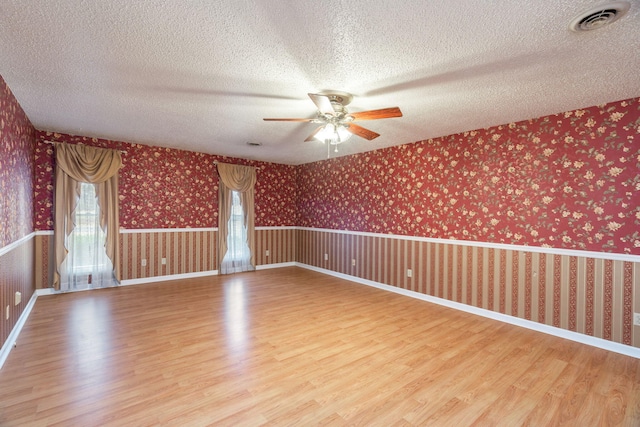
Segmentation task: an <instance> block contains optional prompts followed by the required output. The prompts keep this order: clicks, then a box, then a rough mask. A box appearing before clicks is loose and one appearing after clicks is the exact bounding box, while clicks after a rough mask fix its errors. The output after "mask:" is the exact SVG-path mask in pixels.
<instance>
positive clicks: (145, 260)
mask: <svg viewBox="0 0 640 427" xmlns="http://www.w3.org/2000/svg"><path fill="white" fill-rule="evenodd" d="M142 266H143V267H146V266H147V259H146V258H142Z"/></svg>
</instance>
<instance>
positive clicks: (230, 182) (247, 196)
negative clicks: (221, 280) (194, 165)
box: [218, 163, 256, 271]
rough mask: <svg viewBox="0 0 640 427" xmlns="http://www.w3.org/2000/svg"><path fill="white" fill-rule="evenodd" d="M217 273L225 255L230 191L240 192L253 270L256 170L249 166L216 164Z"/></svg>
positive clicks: (254, 264) (230, 200) (230, 199)
mask: <svg viewBox="0 0 640 427" xmlns="http://www.w3.org/2000/svg"><path fill="white" fill-rule="evenodd" d="M218 175H220V182H219V192H218V195H219V198H218V236H220V237H219V238H218V271H221V270H222V268H221V265H222V259H223V258H224V255H225V254H226V253H227V249H228V248H227V234H228V233H229V230H228V224H229V217H230V215H231V202H232V196H231V191H238V192H240V202H241V203H242V206H243V208H244V209H243V210H244V224H245V227H246V228H247V245H248V246H249V250H250V251H251V260H250V263H251V266H252V267H253V269H255V266H256V263H255V246H256V245H255V227H254V224H255V214H254V205H255V202H254V191H253V188H254V186H255V184H256V170H255V168H253V167H251V166H240V165H230V164H227V163H218Z"/></svg>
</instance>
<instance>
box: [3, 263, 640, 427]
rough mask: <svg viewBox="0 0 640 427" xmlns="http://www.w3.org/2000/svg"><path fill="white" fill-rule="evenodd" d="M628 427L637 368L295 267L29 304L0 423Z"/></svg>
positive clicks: (639, 388) (637, 392)
mask: <svg viewBox="0 0 640 427" xmlns="http://www.w3.org/2000/svg"><path fill="white" fill-rule="evenodd" d="M474 423H475V424H477V425H509V426H511V425H531V426H538V425H571V424H573V425H578V424H580V425H627V426H637V425H640V360H638V359H633V358H631V357H628V356H623V355H620V354H616V353H611V352H607V351H604V350H601V349H595V348H592V347H588V346H586V345H582V344H578V343H575V342H571V341H567V340H563V339H560V338H556V337H552V336H548V335H544V334H541V333H537V332H535V331H531V330H527V329H522V328H518V327H516V326H512V325H507V324H503V323H500V322H497V321H495V320H491V319H485V318H480V317H477V316H474V315H472V314H468V313H463V312H459V311H455V310H452V309H450V308H446V307H442V306H437V305H434V304H430V303H428V302H425V301H421V300H416V299H412V298H409V297H405V296H402V295H398V294H394V293H389V292H385V291H382V290H379V289H375V288H371V287H367V286H363V285H358V284H354V283H352V282H347V281H344V280H341V279H337V278H335V277H331V276H326V275H323V274H320V273H316V272H312V271H308V270H304V269H301V268H297V267H290V268H281V269H273V270H264V271H259V272H255V273H245V274H237V275H231V276H214V277H206V278H197V279H189V280H179V281H173V282H163V283H156V284H145V285H137V286H130V287H120V288H111V289H104V290H98V291H91V292H78V293H69V294H59V295H52V296H44V297H40V298H38V300H37V303H36V305H35V306H34V308H33V310H32V313H31V316H30V317H29V319H28V320H27V322H26V324H25V326H24V328H23V330H22V333H21V335H20V337H19V340H18V346H17V348H15V349H14V350H13V351H12V352H11V353H10V354H9V357H8V359H7V361H6V363H5V365H4V367H3V369H2V370H1V371H0V425H2V426H50V425H62V426H68V425H82V426H93V425H100V426H122V425H189V426H200V425H202V426H205V425H212V424H213V425H222V426H224V425H229V426H232V425H233V426H236V425H384V426H393V425H396V426H409V425H428V424H431V425H473V424H474Z"/></svg>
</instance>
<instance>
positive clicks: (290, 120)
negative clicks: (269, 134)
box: [262, 119, 316, 122]
mask: <svg viewBox="0 0 640 427" xmlns="http://www.w3.org/2000/svg"><path fill="white" fill-rule="evenodd" d="M262 120H264V121H265V122H312V121H314V120H316V119H262Z"/></svg>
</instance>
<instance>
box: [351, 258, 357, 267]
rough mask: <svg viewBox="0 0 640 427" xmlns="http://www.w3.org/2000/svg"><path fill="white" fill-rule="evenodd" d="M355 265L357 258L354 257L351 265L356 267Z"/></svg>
mask: <svg viewBox="0 0 640 427" xmlns="http://www.w3.org/2000/svg"><path fill="white" fill-rule="evenodd" d="M355 266H356V260H355V259H352V260H351V267H355Z"/></svg>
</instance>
